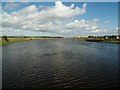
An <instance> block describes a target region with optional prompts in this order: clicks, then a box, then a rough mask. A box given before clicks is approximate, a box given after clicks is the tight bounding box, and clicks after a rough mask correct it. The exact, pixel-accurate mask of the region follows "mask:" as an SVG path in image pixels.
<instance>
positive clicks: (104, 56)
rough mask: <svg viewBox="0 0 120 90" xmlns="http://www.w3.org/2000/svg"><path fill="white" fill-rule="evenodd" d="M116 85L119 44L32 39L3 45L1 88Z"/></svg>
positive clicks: (107, 86) (105, 86)
mask: <svg viewBox="0 0 120 90" xmlns="http://www.w3.org/2000/svg"><path fill="white" fill-rule="evenodd" d="M117 86H118V44H110V43H100V42H85V41H76V40H35V41H27V42H20V43H14V44H10V45H6V46H2V87H3V88H70V87H72V88H86V87H87V88H95V87H97V88H99V87H101V88H109V87H110V88H112V87H117Z"/></svg>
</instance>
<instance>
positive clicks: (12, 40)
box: [0, 38, 43, 45]
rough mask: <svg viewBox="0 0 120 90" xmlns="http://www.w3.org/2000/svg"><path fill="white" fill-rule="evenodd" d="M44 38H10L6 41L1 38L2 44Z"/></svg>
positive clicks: (0, 42) (0, 43)
mask: <svg viewBox="0 0 120 90" xmlns="http://www.w3.org/2000/svg"><path fill="white" fill-rule="evenodd" d="M41 39H43V38H8V40H9V41H6V40H4V39H0V45H7V44H12V43H16V42H24V41H30V40H41Z"/></svg>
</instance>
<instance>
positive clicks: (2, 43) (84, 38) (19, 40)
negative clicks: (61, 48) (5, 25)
mask: <svg viewBox="0 0 120 90" xmlns="http://www.w3.org/2000/svg"><path fill="white" fill-rule="evenodd" d="M46 39H66V40H80V41H89V42H105V43H113V44H120V41H119V40H104V39H97V38H94V39H91V38H86V37H83V38H8V40H9V41H6V40H4V39H1V38H0V45H7V44H12V43H16V42H24V41H30V40H46Z"/></svg>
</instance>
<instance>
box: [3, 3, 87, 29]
mask: <svg viewBox="0 0 120 90" xmlns="http://www.w3.org/2000/svg"><path fill="white" fill-rule="evenodd" d="M11 5H12V7H11ZM18 5H19V4H17V3H8V4H7V5H6V6H5V7H4V8H6V9H8V8H9V9H14V8H15V7H17V6H18ZM86 5H87V4H84V5H83V8H79V7H75V6H74V4H72V5H71V6H65V5H63V4H62V2H61V1H56V2H55V6H54V7H51V8H47V10H40V11H39V8H38V7H36V6H35V5H31V6H28V7H26V8H23V9H21V10H19V11H17V12H12V13H11V14H7V13H3V14H2V18H3V20H2V23H3V26H4V27H15V28H22V29H34V28H33V27H32V26H34V27H35V28H37V30H41V29H43V30H45V29H56V27H55V25H56V24H55V23H54V26H53V21H55V20H59V19H60V20H65V19H68V18H72V17H74V16H77V15H82V14H84V13H85V12H86ZM48 22H51V23H52V25H50V26H49V24H50V23H48ZM47 24H48V25H47ZM48 26H49V27H48ZM30 27H31V28H30ZM54 27H55V28H54ZM57 28H58V27H57Z"/></svg>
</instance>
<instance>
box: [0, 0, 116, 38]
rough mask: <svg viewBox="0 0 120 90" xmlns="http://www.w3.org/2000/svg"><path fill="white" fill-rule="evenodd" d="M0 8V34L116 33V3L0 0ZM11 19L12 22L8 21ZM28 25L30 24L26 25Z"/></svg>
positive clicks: (82, 34)
mask: <svg viewBox="0 0 120 90" xmlns="http://www.w3.org/2000/svg"><path fill="white" fill-rule="evenodd" d="M2 9H3V11H2V12H1V15H2V23H3V26H2V28H3V30H2V32H3V35H31V36H35V35H41V36H42V35H62V36H88V35H109V34H117V33H118V3H117V2H85V3H84V2H60V1H59V2H58V3H56V4H55V2H25V3H22V2H19V3H15V2H12V3H8V2H4V3H2ZM30 9H31V10H33V11H32V12H31V10H30ZM57 9H58V11H57ZM44 11H45V12H44ZM27 12H28V13H27ZM43 12H44V13H43ZM25 13H26V14H25ZM20 14H21V15H20ZM37 15H38V16H37ZM42 15H43V16H42ZM13 16H15V17H13ZM33 16H34V17H33ZM22 17H23V18H24V19H23V18H22ZM27 17H28V18H27ZM12 18H13V22H12V21H11V22H10V20H11V19H12ZM15 18H16V19H15ZM29 18H32V19H29ZM4 19H7V20H8V21H7V20H4ZM14 19H15V20H14ZM25 19H26V20H28V21H26V20H25ZM20 21H21V22H20ZM29 22H32V23H29ZM13 23H14V24H13ZM24 23H25V24H24ZM36 23H37V24H36ZM38 23H39V24H38ZM31 25H32V26H33V27H31V28H30V26H31ZM8 28H9V30H8Z"/></svg>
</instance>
